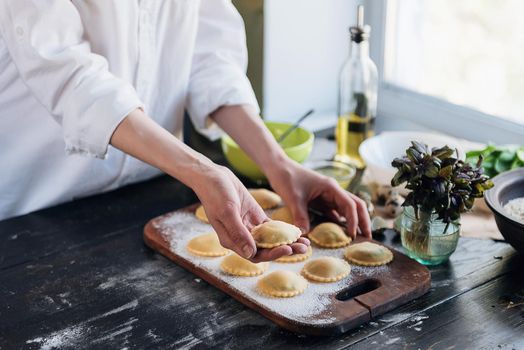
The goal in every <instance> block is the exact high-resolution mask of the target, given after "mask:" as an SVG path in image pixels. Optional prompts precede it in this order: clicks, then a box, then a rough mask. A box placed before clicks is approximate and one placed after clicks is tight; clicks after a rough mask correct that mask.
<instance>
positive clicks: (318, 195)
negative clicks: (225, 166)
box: [267, 160, 371, 239]
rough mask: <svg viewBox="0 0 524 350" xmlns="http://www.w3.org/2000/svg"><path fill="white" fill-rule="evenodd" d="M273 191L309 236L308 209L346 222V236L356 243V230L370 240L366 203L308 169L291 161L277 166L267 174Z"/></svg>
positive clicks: (369, 224)
mask: <svg viewBox="0 0 524 350" xmlns="http://www.w3.org/2000/svg"><path fill="white" fill-rule="evenodd" d="M267 174H268V178H269V182H270V184H271V186H272V187H273V189H274V190H275V191H276V192H277V193H278V194H279V195H280V196H281V197H282V199H283V200H284V202H285V203H286V205H287V206H288V207H289V209H290V210H291V213H292V215H293V219H294V224H295V225H296V226H298V227H300V228H301V229H302V230H303V232H309V229H310V227H309V226H310V225H309V214H308V206H311V207H312V208H315V209H317V210H320V211H322V212H324V213H325V214H326V215H328V216H329V217H331V218H333V219H336V220H339V221H340V219H341V218H345V219H346V223H347V232H348V234H349V235H350V236H351V237H352V238H353V239H354V238H355V237H356V235H357V228H360V231H361V233H362V234H363V235H364V236H366V237H368V238H371V223H370V219H369V214H368V211H367V208H366V203H365V202H364V201H363V200H361V199H360V198H358V197H357V196H356V195H354V194H352V193H350V192H347V191H344V190H343V189H342V188H341V187H340V186H339V184H338V183H337V182H336V181H335V180H334V179H332V178H329V177H326V176H323V175H321V174H318V173H316V172H314V171H313V170H310V169H306V168H304V167H303V166H301V165H300V164H298V163H295V162H293V161H291V160H287V161H285V162H280V163H275V167H274V168H272V169H270V171H268V172H267Z"/></svg>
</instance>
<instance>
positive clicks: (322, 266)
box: [302, 256, 351, 282]
mask: <svg viewBox="0 0 524 350" xmlns="http://www.w3.org/2000/svg"><path fill="white" fill-rule="evenodd" d="M350 272H351V267H350V266H349V264H348V263H347V262H345V261H344V260H342V259H339V258H333V257H331V256H323V257H321V258H318V259H314V260H311V261H309V262H307V263H306V264H305V265H304V267H303V268H302V275H303V276H304V277H306V278H307V279H308V280H310V281H314V282H336V281H340V280H341V279H343V278H345V277H346V276H347V275H349V273H350Z"/></svg>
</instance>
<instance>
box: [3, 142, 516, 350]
mask: <svg viewBox="0 0 524 350" xmlns="http://www.w3.org/2000/svg"><path fill="white" fill-rule="evenodd" d="M324 141H325V140H324ZM318 147H320V146H318V144H317V149H316V151H317V153H318ZM196 200H197V198H196V196H195V195H194V194H193V193H192V192H191V191H190V190H189V189H188V188H186V187H185V186H183V185H182V184H181V183H179V182H177V181H174V180H173V179H171V178H169V177H167V176H162V177H159V178H156V179H153V180H150V181H147V182H143V183H140V184H136V185H131V186H127V187H125V188H122V189H119V190H116V191H113V192H109V193H105V194H101V195H97V196H93V197H89V198H85V199H79V200H76V201H74V202H71V203H66V204H63V205H59V206H56V207H53V208H49V209H45V210H40V211H37V212H34V213H30V214H28V215H24V216H20V217H17V218H12V219H8V220H4V221H0V320H1V321H0V349H21V348H27V349H39V348H42V349H51V348H53V347H56V348H66V349H67V348H74V349H78V348H86V347H92V348H104V349H109V348H118V349H122V348H130V349H132V348H140V349H141V348H154V349H164V348H165V349H171V348H186V349H189V348H208V347H213V348H253V349H254V348H264V349H273V348H275V349H282V348H285V349H295V348H302V347H305V346H311V347H321V348H323V349H341V348H347V347H351V348H355V349H369V348H374V349H382V348H384V349H396V348H402V349H453V348H454V349H481V348H483V349H492V348H495V349H498V348H502V349H524V274H523V273H522V271H523V269H524V259H523V258H522V257H521V256H519V255H518V254H517V253H516V252H515V250H514V249H512V248H511V247H510V246H509V245H508V244H506V243H503V242H495V241H491V240H479V239H472V238H462V239H460V241H459V246H458V248H457V251H456V252H455V253H454V254H453V255H452V258H451V260H450V262H449V263H447V264H444V265H441V266H437V267H432V268H430V270H431V274H432V280H433V281H432V287H431V290H430V292H429V293H427V294H426V295H424V296H423V297H421V298H419V299H417V300H414V301H412V302H410V303H408V304H406V305H404V306H402V307H400V308H398V309H396V310H394V311H392V312H389V313H387V314H384V315H382V316H379V317H378V318H376V319H374V320H373V321H371V322H369V323H367V324H365V325H363V326H361V327H358V328H356V329H354V330H352V331H350V332H348V333H346V334H343V335H338V336H332V337H311V336H304V335H296V334H293V333H290V332H287V331H284V330H282V329H280V328H279V327H277V326H276V325H274V324H273V323H271V322H270V321H268V320H267V319H265V318H264V317H262V316H261V315H259V314H257V313H255V312H253V311H251V310H250V309H248V308H247V307H245V306H243V305H242V304H240V303H239V302H237V301H235V300H234V299H232V298H231V297H229V296H228V295H226V294H224V293H222V292H220V291H219V290H218V289H216V288H214V287H212V286H210V285H208V284H207V283H206V282H204V281H202V280H200V279H198V278H196V276H194V275H192V274H190V273H188V272H187V271H185V270H184V269H182V268H181V267H179V266H177V265H175V264H174V263H172V262H170V261H169V260H167V259H165V258H164V257H162V256H161V255H159V254H157V253H155V252H153V251H152V250H150V249H149V248H147V247H146V246H145V245H144V244H143V241H142V229H143V226H144V224H145V223H146V222H147V221H148V220H149V219H151V218H153V217H155V216H158V215H161V214H163V213H166V212H169V211H172V210H175V209H178V208H181V207H184V206H187V205H189V204H191V203H194V202H195V201H196ZM377 239H378V240H381V241H383V242H385V243H386V244H389V245H391V246H393V247H395V248H398V249H400V242H399V238H398V236H397V235H395V234H394V233H393V232H388V233H387V234H386V235H383V236H378V237H377Z"/></svg>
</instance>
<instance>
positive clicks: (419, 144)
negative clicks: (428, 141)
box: [411, 141, 429, 153]
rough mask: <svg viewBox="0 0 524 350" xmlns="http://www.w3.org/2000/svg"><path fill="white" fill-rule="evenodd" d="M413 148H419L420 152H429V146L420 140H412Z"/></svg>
mask: <svg viewBox="0 0 524 350" xmlns="http://www.w3.org/2000/svg"><path fill="white" fill-rule="evenodd" d="M411 144H412V145H413V148H414V149H415V150H417V152H418V153H429V149H428V146H427V145H425V144H424V143H422V142H419V141H411Z"/></svg>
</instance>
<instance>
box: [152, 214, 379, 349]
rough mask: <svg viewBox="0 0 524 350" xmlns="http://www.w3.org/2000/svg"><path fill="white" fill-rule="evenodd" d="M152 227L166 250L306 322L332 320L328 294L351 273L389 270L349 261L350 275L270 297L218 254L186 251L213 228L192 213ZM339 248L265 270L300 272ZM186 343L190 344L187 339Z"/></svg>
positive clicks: (340, 286) (335, 254)
mask: <svg viewBox="0 0 524 350" xmlns="http://www.w3.org/2000/svg"><path fill="white" fill-rule="evenodd" d="M155 227H156V228H157V229H158V230H159V231H160V233H161V234H162V235H163V237H164V238H165V239H166V241H168V242H169V244H170V250H171V251H172V252H174V253H175V254H177V255H179V256H181V257H183V258H184V259H186V260H189V261H190V262H191V263H193V264H194V265H196V266H197V267H200V268H202V269H205V270H207V271H208V272H210V273H211V274H213V275H214V276H216V277H218V278H219V279H220V280H222V281H223V282H225V283H227V284H229V285H230V286H231V287H232V288H233V289H235V290H236V291H238V292H240V293H242V294H244V295H245V296H246V297H247V298H249V299H250V300H252V301H254V302H255V303H257V304H259V305H260V306H262V307H264V308H266V309H269V310H272V311H274V312H277V313H279V314H281V315H283V316H284V317H287V318H289V319H292V320H295V321H299V322H305V323H309V324H327V323H331V322H333V321H335V320H336V319H335V317H334V316H331V315H329V313H326V312H325V310H326V309H327V308H328V306H329V305H330V304H332V303H337V302H338V301H337V300H336V299H334V298H333V297H332V295H333V294H334V293H336V292H339V291H341V290H343V289H345V288H346V287H348V286H349V285H350V283H351V281H352V279H353V276H355V275H360V276H374V275H378V274H383V273H387V272H388V271H389V267H388V266H387V265H385V266H380V267H372V268H370V267H361V266H354V265H352V266H351V274H350V276H349V277H348V278H345V279H343V280H341V281H338V282H336V283H311V282H309V285H308V288H306V290H305V291H304V293H303V294H301V295H298V296H296V297H293V298H271V297H266V296H263V295H261V294H259V293H258V292H257V289H256V283H257V280H258V278H259V277H255V278H252V277H251V278H250V277H234V276H229V275H227V274H225V273H223V272H222V270H221V269H220V262H221V260H222V258H204V257H196V256H193V255H191V254H190V253H188V252H187V250H186V245H187V243H188V242H189V240H191V239H192V238H194V237H195V236H198V235H201V234H204V233H209V232H212V231H213V228H212V227H211V225H209V224H205V223H203V222H201V221H199V220H198V219H196V217H195V216H194V215H193V214H192V213H187V212H175V213H171V214H167V215H165V216H164V217H163V218H162V219H161V220H160V221H158V222H157V223H156V225H155ZM175 232H176V234H175ZM343 251H344V248H340V249H321V248H318V247H314V248H313V255H312V257H311V258H309V259H308V260H306V261H304V262H299V263H291V264H286V263H277V262H272V263H270V265H269V269H268V271H267V272H266V274H267V273H270V272H272V271H276V270H289V271H293V272H296V273H300V271H301V269H302V267H303V266H304V264H305V263H306V262H307V261H309V260H311V259H314V258H318V257H321V256H333V257H338V258H343ZM189 343H190V344H191V341H189Z"/></svg>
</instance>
